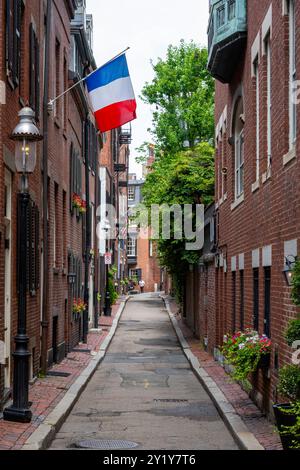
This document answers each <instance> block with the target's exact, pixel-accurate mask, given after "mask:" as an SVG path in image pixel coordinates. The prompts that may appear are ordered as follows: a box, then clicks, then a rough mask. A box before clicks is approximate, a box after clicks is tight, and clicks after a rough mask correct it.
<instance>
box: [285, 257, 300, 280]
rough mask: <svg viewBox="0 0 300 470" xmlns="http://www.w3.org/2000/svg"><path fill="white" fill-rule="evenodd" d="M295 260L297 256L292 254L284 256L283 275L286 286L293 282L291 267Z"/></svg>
mask: <svg viewBox="0 0 300 470" xmlns="http://www.w3.org/2000/svg"><path fill="white" fill-rule="evenodd" d="M296 261H297V257H296V256H293V255H289V256H286V257H285V266H284V269H283V275H284V277H285V281H286V283H287V285H288V287H291V286H292V282H293V268H294V266H295V263H296Z"/></svg>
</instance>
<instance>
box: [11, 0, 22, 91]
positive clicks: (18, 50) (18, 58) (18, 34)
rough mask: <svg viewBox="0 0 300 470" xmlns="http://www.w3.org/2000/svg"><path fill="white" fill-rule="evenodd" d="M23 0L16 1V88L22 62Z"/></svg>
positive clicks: (14, 59) (14, 69) (14, 42)
mask: <svg viewBox="0 0 300 470" xmlns="http://www.w3.org/2000/svg"><path fill="white" fill-rule="evenodd" d="M21 15H22V5H21V0H14V15H13V25H14V40H13V67H12V78H13V82H14V84H15V85H16V86H18V85H19V78H20V61H21Z"/></svg>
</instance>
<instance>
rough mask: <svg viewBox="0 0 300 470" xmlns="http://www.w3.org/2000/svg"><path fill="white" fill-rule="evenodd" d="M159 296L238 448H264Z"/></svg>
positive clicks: (191, 362) (167, 305) (183, 348)
mask: <svg viewBox="0 0 300 470" xmlns="http://www.w3.org/2000/svg"><path fill="white" fill-rule="evenodd" d="M161 298H162V299H163V301H164V303H165V306H166V310H167V312H168V314H169V317H170V320H171V323H172V325H173V328H174V330H175V333H176V335H177V338H178V340H179V342H180V345H181V348H182V350H183V352H184V354H185V356H186V358H187V359H188V361H189V363H190V365H191V368H192V370H193V372H194V373H195V375H196V377H197V378H198V380H199V381H200V383H201V384H202V386H203V387H204V389H205V390H206V392H207V393H208V395H209V396H210V398H211V399H212V401H213V403H214V404H215V406H216V408H217V410H218V411H219V413H220V416H221V417H222V419H223V420H224V423H225V424H226V426H227V427H228V429H229V430H230V432H231V434H232V436H233V438H234V440H235V441H236V443H237V444H238V446H239V448H240V449H242V450H265V449H264V447H263V446H262V445H261V444H260V443H259V442H258V440H257V439H256V437H255V435H254V434H253V433H252V432H250V431H249V429H248V428H247V426H246V424H245V423H244V421H243V420H242V418H241V417H240V416H239V414H238V413H237V412H236V411H235V409H234V407H233V406H232V405H231V403H230V402H229V401H228V400H227V398H226V397H225V395H224V393H223V392H222V391H221V390H220V388H219V387H218V385H217V384H216V382H215V381H214V380H213V379H212V378H211V377H210V376H209V374H208V373H207V372H206V370H205V369H203V367H201V364H200V362H199V360H198V359H197V357H196V356H195V355H194V354H193V353H192V351H191V349H190V347H189V345H188V343H187V341H186V340H185V338H184V336H183V334H182V331H181V329H180V327H179V325H178V322H177V320H176V318H175V316H174V314H173V313H172V312H171V309H170V304H169V301H168V299H167V298H165V297H164V296H161Z"/></svg>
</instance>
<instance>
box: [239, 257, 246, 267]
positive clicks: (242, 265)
mask: <svg viewBox="0 0 300 470" xmlns="http://www.w3.org/2000/svg"><path fill="white" fill-rule="evenodd" d="M244 269H245V254H244V253H241V254H239V270H240V271H243V270H244Z"/></svg>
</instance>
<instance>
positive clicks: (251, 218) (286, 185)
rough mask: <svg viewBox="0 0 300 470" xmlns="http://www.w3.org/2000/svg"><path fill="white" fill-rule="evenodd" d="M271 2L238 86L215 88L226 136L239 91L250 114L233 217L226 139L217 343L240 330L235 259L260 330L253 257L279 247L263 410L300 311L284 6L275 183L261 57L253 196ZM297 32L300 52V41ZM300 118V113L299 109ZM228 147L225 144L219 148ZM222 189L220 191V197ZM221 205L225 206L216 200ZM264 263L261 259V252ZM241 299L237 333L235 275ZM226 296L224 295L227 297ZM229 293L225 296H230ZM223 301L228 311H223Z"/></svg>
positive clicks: (275, 40) (278, 23)
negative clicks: (294, 277) (290, 251)
mask: <svg viewBox="0 0 300 470" xmlns="http://www.w3.org/2000/svg"><path fill="white" fill-rule="evenodd" d="M270 3H271V2H270V0H264V1H261V0H252V1H251V2H248V41H247V47H246V51H245V60H244V62H243V63H241V64H240V67H238V68H237V70H236V73H235V75H234V79H233V80H232V83H231V84H230V85H222V84H220V83H218V82H217V83H216V111H215V116H216V122H218V121H219V118H220V115H221V113H222V111H223V109H224V107H225V105H227V106H228V120H227V136H229V135H231V128H230V123H231V119H232V113H233V97H234V94H235V91H236V89H237V87H238V86H239V84H242V87H243V97H244V113H245V127H244V132H245V176H244V195H245V200H244V202H243V203H242V204H241V205H239V206H238V207H236V208H235V209H234V210H231V204H232V203H233V201H234V194H233V189H234V180H233V168H234V151H233V147H232V146H231V145H229V143H228V141H227V139H226V141H225V139H224V145H225V147H226V148H225V151H226V155H227V160H228V162H227V166H228V175H227V200H226V201H225V202H223V204H221V205H220V207H219V211H218V212H219V225H218V243H219V247H220V249H221V251H222V252H223V254H224V256H225V257H226V259H227V266H228V273H227V274H226V281H225V274H224V270H223V268H220V269H219V273H218V274H217V285H218V290H217V304H216V315H217V328H218V333H217V340H216V343H215V344H216V345H218V343H219V342H220V341H221V340H222V336H223V334H225V333H227V332H228V331H231V330H232V328H233V325H232V322H231V312H232V275H231V257H233V256H238V255H239V254H241V253H244V254H245V270H244V278H245V281H244V282H245V327H252V325H253V319H252V315H253V272H252V255H251V252H252V250H254V249H257V248H260V251H261V249H262V247H263V246H267V245H272V267H271V279H272V280H271V337H272V341H273V345H274V346H273V354H272V360H271V377H270V379H268V378H266V377H262V376H261V375H260V376H259V377H257V378H256V381H255V386H256V388H257V390H258V391H259V392H260V393H261V394H263V395H264V405H266V403H267V399H268V398H269V399H272V398H273V396H274V393H275V387H276V383H277V372H276V371H275V369H274V350H275V345H277V346H278V348H279V365H280V366H282V365H283V364H284V363H286V362H289V361H290V359H291V349H290V348H289V347H288V346H287V345H286V344H285V342H284V340H283V336H282V334H283V331H284V329H285V327H286V325H287V322H288V320H289V319H290V318H292V317H294V316H295V314H296V309H295V307H294V306H293V305H292V303H291V301H290V289H289V288H288V287H287V286H286V283H285V280H284V278H283V274H282V270H283V266H284V241H288V240H292V239H298V238H299V229H300V206H299V195H300V183H299V174H300V162H299V158H298V148H299V139H297V145H296V155H297V158H296V159H294V160H293V161H291V162H290V163H289V164H288V165H286V166H284V165H283V156H284V155H285V154H286V153H287V152H288V135H289V134H288V132H289V131H288V129H289V125H288V105H289V101H288V99H289V98H288V73H289V72H288V57H289V56H288V40H287V38H288V21H287V17H284V16H282V1H279V0H278V1H273V2H272V5H273V25H272V38H271V54H272V58H271V62H272V65H271V68H272V176H271V178H270V179H269V180H267V181H266V182H265V183H264V184H263V183H262V180H261V177H262V173H263V172H265V171H266V168H267V144H266V133H267V128H266V115H267V114H266V113H267V110H266V57H265V56H264V57H261V62H260V65H259V74H260V94H261V96H260V115H261V126H260V151H261V154H260V157H261V161H260V187H259V189H258V190H257V191H256V192H254V193H252V190H251V187H252V183H254V182H255V164H256V163H255V160H256V145H255V142H256V129H255V86H254V81H253V79H251V46H252V44H253V42H254V39H255V37H256V35H257V33H258V31H259V29H261V25H262V21H263V19H264V17H265V15H266V13H267V11H268V8H269V5H270ZM295 3H296V21H297V28H298V26H299V25H300V4H299V2H295ZM298 29H299V28H298ZM298 29H297V39H296V41H297V50H298V49H299V46H300V35H299V34H298ZM299 61H300V56H299V54H298V55H297V70H299V68H300V62H299ZM297 114H298V118H299V119H300V114H299V107H298V108H297ZM219 145H221V144H219ZM220 168H221V163H220V157H219V154H218V152H217V157H216V170H217V173H218V172H220ZM217 190H218V188H217V189H216V194H218V192H217ZM216 202H218V200H216ZM260 257H261V253H260ZM263 275H264V271H263V267H262V260H261V258H260V304H259V312H260V322H259V331H260V333H262V332H263V328H264V323H263V320H264V319H263V316H264V283H263ZM236 280H237V300H236V313H237V323H236V325H235V327H236V328H239V320H238V319H239V311H240V295H239V283H240V275H239V272H237V274H236ZM222 289H223V294H222ZM224 289H225V294H224ZM224 301H225V305H227V310H226V311H224Z"/></svg>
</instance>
